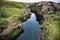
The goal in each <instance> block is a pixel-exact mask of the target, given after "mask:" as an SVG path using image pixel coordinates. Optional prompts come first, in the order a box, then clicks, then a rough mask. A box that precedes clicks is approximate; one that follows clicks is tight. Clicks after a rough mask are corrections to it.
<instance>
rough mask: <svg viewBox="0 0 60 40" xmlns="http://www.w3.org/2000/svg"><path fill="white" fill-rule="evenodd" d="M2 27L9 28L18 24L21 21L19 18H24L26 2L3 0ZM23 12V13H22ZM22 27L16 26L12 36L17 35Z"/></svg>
mask: <svg viewBox="0 0 60 40" xmlns="http://www.w3.org/2000/svg"><path fill="white" fill-rule="evenodd" d="M0 5H1V6H0V28H1V27H2V28H6V29H7V28H8V27H9V26H17V25H18V24H19V23H21V22H20V21H18V18H21V17H22V18H23V17H24V16H23V15H25V14H23V12H24V10H25V6H26V5H27V4H26V3H19V2H12V1H4V0H3V1H1V4H0ZM21 14H23V15H21ZM21 31H22V28H16V29H14V30H13V31H12V32H11V35H10V36H11V37H14V36H16V35H17V34H18V33H19V32H21Z"/></svg>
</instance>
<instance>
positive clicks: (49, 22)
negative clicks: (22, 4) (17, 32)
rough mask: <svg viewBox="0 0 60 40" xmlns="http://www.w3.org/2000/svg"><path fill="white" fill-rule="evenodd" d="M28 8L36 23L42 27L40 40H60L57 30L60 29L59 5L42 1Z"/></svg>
mask: <svg viewBox="0 0 60 40" xmlns="http://www.w3.org/2000/svg"><path fill="white" fill-rule="evenodd" d="M29 8H30V10H31V12H33V13H35V15H36V17H37V21H38V22H39V24H40V25H41V26H42V27H41V29H42V32H41V33H40V34H41V35H40V39H41V40H60V34H59V33H60V32H59V29H58V28H60V25H59V24H60V18H59V17H60V3H55V2H51V1H48V2H47V1H42V2H38V3H33V4H30V5H29ZM57 25H58V26H57ZM58 35H59V36H58Z"/></svg>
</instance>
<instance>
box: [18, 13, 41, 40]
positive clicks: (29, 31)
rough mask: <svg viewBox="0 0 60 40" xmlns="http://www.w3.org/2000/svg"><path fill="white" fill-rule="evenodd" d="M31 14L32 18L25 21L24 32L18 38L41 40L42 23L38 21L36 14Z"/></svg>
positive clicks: (22, 39) (20, 39)
mask: <svg viewBox="0 0 60 40" xmlns="http://www.w3.org/2000/svg"><path fill="white" fill-rule="evenodd" d="M31 14H32V15H31V18H30V19H28V20H27V21H26V22H24V25H23V28H24V33H22V34H21V35H20V36H19V37H18V38H17V40H40V25H39V23H38V22H37V21H36V16H35V14H33V13H31Z"/></svg>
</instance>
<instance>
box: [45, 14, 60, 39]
mask: <svg viewBox="0 0 60 40" xmlns="http://www.w3.org/2000/svg"><path fill="white" fill-rule="evenodd" d="M46 16H47V17H49V20H48V21H47V22H46V23H45V26H44V27H45V28H47V30H48V34H47V36H46V40H60V15H59V14H57V13H53V14H46Z"/></svg>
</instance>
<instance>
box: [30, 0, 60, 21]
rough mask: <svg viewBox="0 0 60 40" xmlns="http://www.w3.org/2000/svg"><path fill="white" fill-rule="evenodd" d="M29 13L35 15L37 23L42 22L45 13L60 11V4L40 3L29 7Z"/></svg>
mask: <svg viewBox="0 0 60 40" xmlns="http://www.w3.org/2000/svg"><path fill="white" fill-rule="evenodd" d="M29 7H30V9H31V12H33V13H35V14H36V17H37V21H40V22H41V21H43V20H44V15H45V14H46V13H48V14H51V13H55V12H59V11H60V4H59V3H55V2H51V1H49V2H47V1H42V2H39V3H33V4H30V5H29Z"/></svg>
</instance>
